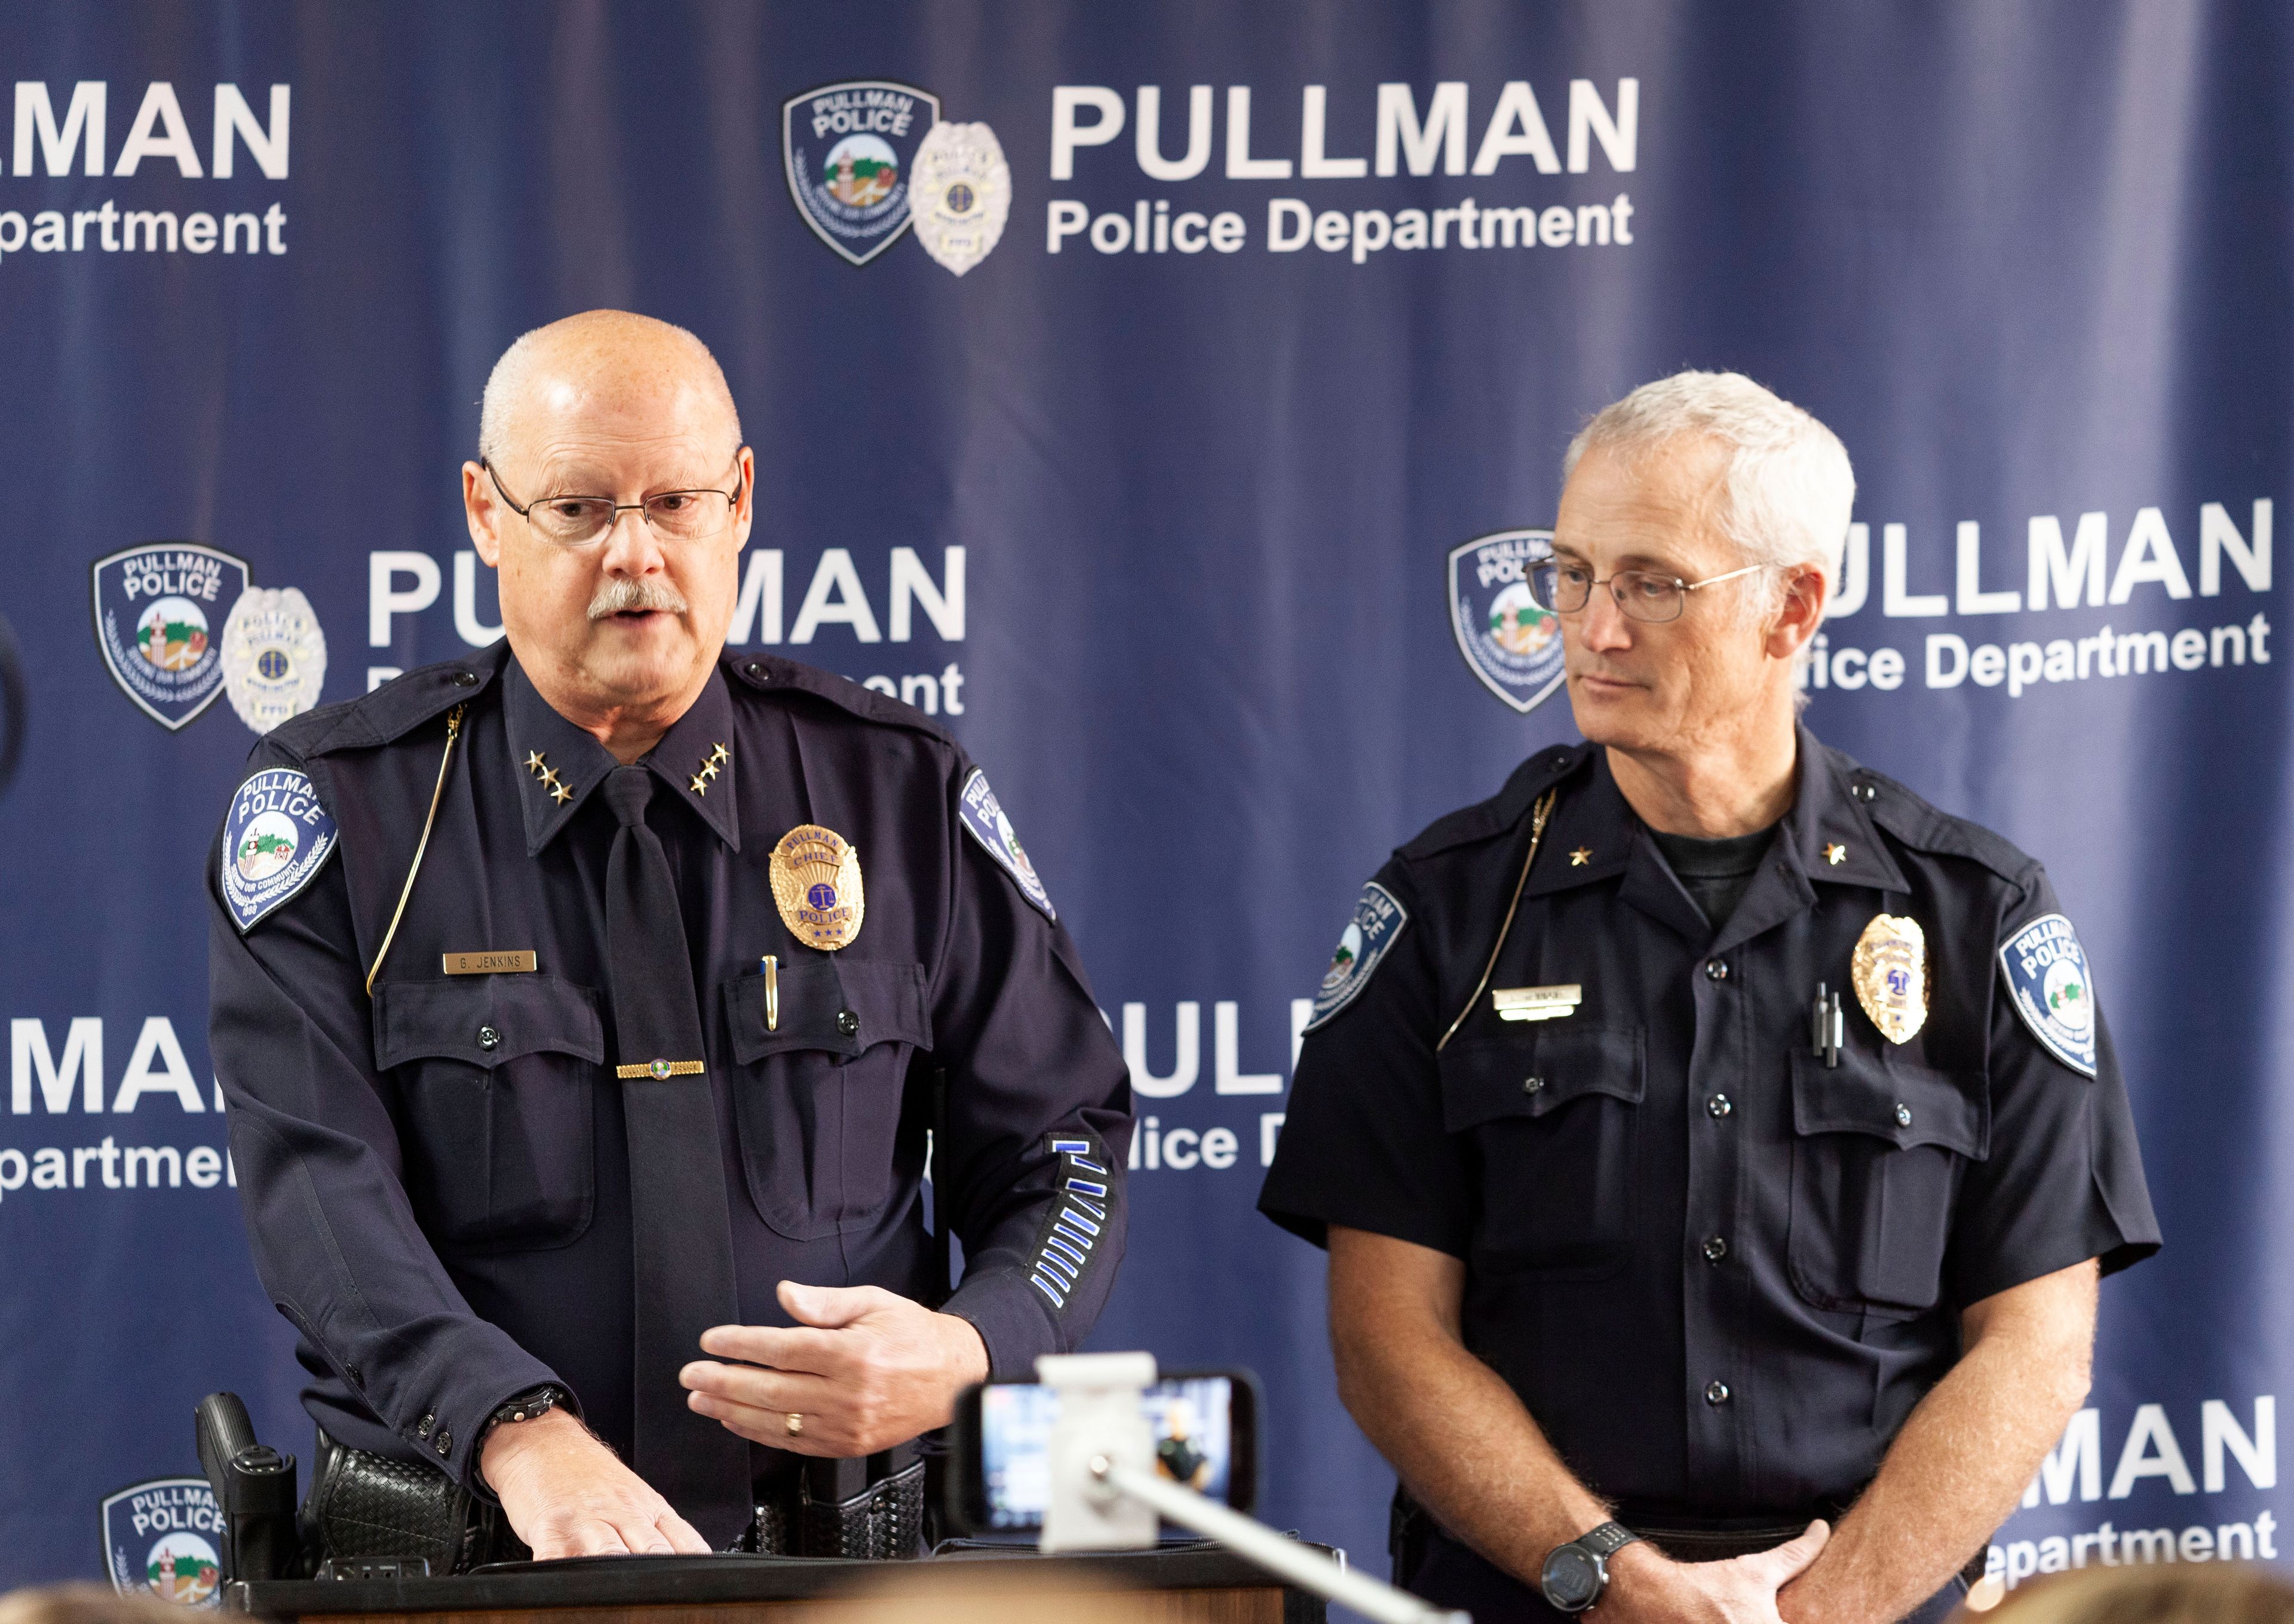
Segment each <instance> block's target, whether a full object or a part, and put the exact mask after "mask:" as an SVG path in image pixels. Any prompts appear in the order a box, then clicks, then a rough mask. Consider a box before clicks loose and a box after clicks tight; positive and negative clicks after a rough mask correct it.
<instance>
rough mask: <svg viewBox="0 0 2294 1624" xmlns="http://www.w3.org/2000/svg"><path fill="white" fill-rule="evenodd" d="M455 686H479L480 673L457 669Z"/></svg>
mask: <svg viewBox="0 0 2294 1624" xmlns="http://www.w3.org/2000/svg"><path fill="white" fill-rule="evenodd" d="M454 686H456V687H458V688H475V687H476V686H478V674H477V673H476V671H456V672H455V673H454Z"/></svg>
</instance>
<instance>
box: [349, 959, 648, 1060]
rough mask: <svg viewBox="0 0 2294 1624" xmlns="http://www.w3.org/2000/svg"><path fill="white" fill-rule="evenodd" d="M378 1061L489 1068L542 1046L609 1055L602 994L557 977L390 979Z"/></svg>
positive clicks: (381, 1007) (584, 1055)
mask: <svg viewBox="0 0 2294 1624" xmlns="http://www.w3.org/2000/svg"><path fill="white" fill-rule="evenodd" d="M374 1050H375V1063H376V1064H377V1065H378V1066H379V1067H381V1068H383V1069H384V1070H386V1071H387V1070H389V1069H390V1068H392V1067H394V1066H403V1065H404V1064H405V1063H406V1062H407V1061H409V1060H424V1059H442V1060H461V1061H464V1062H466V1063H468V1064H469V1065H472V1066H480V1067H484V1068H485V1069H487V1070H489V1071H491V1070H492V1069H493V1068H495V1067H497V1066H500V1065H501V1064H502V1063H503V1062H504V1061H507V1060H517V1059H518V1058H519V1057H520V1056H521V1055H528V1054H539V1053H541V1052H544V1051H545V1050H548V1051H555V1052H557V1053H560V1054H571V1055H574V1056H577V1057H579V1058H580V1059H582V1060H588V1061H590V1063H591V1064H593V1065H594V1064H597V1063H598V1062H599V1061H602V1060H604V1059H605V1058H606V1028H605V1024H604V1023H603V1022H602V1021H601V1020H599V1019H598V995H596V994H595V993H593V992H591V991H590V989H589V988H588V987H577V986H575V985H574V984H573V982H571V981H565V980H561V979H560V978H557V977H556V976H546V975H541V974H536V973H531V972H529V973H527V974H525V975H510V976H455V977H452V978H449V979H446V980H443V981H386V982H385V983H384V984H383V985H382V986H381V987H377V988H376V989H375V995H374Z"/></svg>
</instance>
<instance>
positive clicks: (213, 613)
mask: <svg viewBox="0 0 2294 1624" xmlns="http://www.w3.org/2000/svg"><path fill="white" fill-rule="evenodd" d="M90 573H91V575H92V576H93V577H94V594H95V646H96V647H97V648H98V649H99V650H100V651H102V654H103V663H104V664H105V666H106V667H108V668H109V669H110V672H111V679H112V681H114V682H116V683H118V685H119V691H120V692H121V693H123V694H126V695H127V697H128V698H129V699H131V700H134V702H135V704H136V707H137V708H138V709H139V710H141V711H142V712H143V714H144V715H146V716H148V717H150V719H152V720H153V721H155V722H157V723H159V726H161V727H165V728H167V730H168V731H170V732H173V731H175V729H176V728H179V727H183V726H184V725H185V724H187V723H189V722H190V721H191V719H193V718H194V717H196V716H198V715H199V712H200V711H204V710H206V709H207V707H208V706H209V705H211V704H213V703H214V702H215V696H216V694H219V693H221V692H222V691H223V679H224V670H223V650H222V634H223V622H224V616H225V615H226V614H228V613H230V612H231V608H232V605H234V604H236V603H237V602H238V601H239V599H240V594H242V593H244V592H245V591H246V590H247V560H246V559H244V558H234V557H232V556H231V555H230V554H229V553H226V552H223V551H220V550H218V549H217V548H212V547H203V546H201V545H200V544H199V543H198V542H196V541H154V542H149V543H147V544H145V545H144V546H142V547H131V548H127V549H126V550H125V551H124V552H117V553H113V554H112V555H111V556H109V557H105V558H99V559H97V560H96V561H95V564H94V567H93V568H92V570H91V571H90Z"/></svg>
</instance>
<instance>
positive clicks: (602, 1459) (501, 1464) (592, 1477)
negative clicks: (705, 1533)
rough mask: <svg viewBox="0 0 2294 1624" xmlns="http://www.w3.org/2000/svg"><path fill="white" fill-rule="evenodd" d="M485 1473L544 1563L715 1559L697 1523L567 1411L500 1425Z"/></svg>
mask: <svg viewBox="0 0 2294 1624" xmlns="http://www.w3.org/2000/svg"><path fill="white" fill-rule="evenodd" d="M478 1470H479V1472H480V1473H482V1474H484V1477H485V1480H486V1483H487V1486H488V1487H490V1488H491V1489H492V1490H493V1491H494V1495H495V1498H498V1499H500V1501H501V1504H502V1510H503V1511H504V1512H505V1513H507V1514H508V1517H509V1525H510V1527H512V1528H513V1529H515V1530H517V1537H518V1538H519V1539H523V1540H525V1542H526V1544H528V1545H530V1546H532V1547H533V1554H534V1555H535V1557H536V1558H537V1559H539V1560H541V1561H544V1562H547V1561H549V1560H550V1559H551V1558H553V1557H558V1556H622V1555H660V1554H663V1553H666V1552H671V1551H684V1552H688V1553H692V1554H695V1555H706V1554H707V1552H708V1549H709V1542H708V1541H707V1540H705V1539H703V1538H702V1537H701V1536H700V1535H699V1534H697V1533H696V1532H695V1531H693V1525H692V1524H691V1523H687V1521H686V1520H685V1519H684V1518H683V1517H680V1516H679V1515H678V1514H677V1513H676V1512H674V1511H672V1510H671V1509H670V1504H669V1502H668V1501H667V1500H664V1499H663V1498H661V1496H659V1495H658V1494H655V1492H654V1491H653V1490H652V1488H651V1487H649V1486H648V1485H647V1482H646V1481H645V1480H644V1479H643V1478H641V1477H639V1475H638V1474H636V1473H634V1472H632V1471H630V1469H629V1468H628V1467H627V1466H623V1465H622V1462H621V1459H620V1458H619V1457H617V1456H616V1455H615V1454H614V1452H613V1450H611V1449H607V1448H606V1446H605V1445H604V1444H602V1443H600V1442H598V1440H597V1439H596V1438H594V1437H592V1436H591V1435H590V1430H589V1428H587V1427H585V1426H583V1425H582V1424H581V1423H580V1422H579V1421H577V1420H575V1419H574V1418H573V1417H572V1416H570V1415H568V1414H567V1413H566V1412H565V1411H564V1410H562V1409H553V1410H549V1411H548V1412H547V1413H545V1414H542V1415H539V1416H536V1417H534V1418H533V1420H531V1421H519V1422H516V1423H508V1422H505V1423H503V1424H501V1425H498V1426H496V1427H495V1428H494V1429H493V1430H492V1432H489V1433H487V1434H486V1441H485V1446H484V1452H483V1453H482V1454H481V1455H480V1457H479V1459H478Z"/></svg>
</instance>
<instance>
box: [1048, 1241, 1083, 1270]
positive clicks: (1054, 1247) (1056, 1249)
mask: <svg viewBox="0 0 2294 1624" xmlns="http://www.w3.org/2000/svg"><path fill="white" fill-rule="evenodd" d="M1044 1255H1045V1256H1046V1257H1050V1256H1054V1255H1056V1256H1060V1257H1064V1258H1066V1259H1067V1260H1068V1261H1069V1262H1070V1263H1073V1264H1074V1265H1075V1266H1076V1267H1077V1268H1078V1270H1081V1269H1084V1268H1086V1267H1088V1266H1089V1264H1090V1263H1091V1256H1090V1254H1089V1253H1087V1252H1078V1251H1077V1250H1076V1249H1075V1248H1074V1247H1073V1246H1070V1245H1068V1243H1067V1242H1066V1241H1064V1240H1062V1239H1061V1238H1059V1237H1058V1236H1056V1235H1050V1236H1046V1237H1045V1239H1044Z"/></svg>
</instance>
